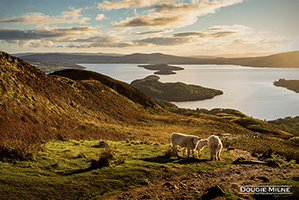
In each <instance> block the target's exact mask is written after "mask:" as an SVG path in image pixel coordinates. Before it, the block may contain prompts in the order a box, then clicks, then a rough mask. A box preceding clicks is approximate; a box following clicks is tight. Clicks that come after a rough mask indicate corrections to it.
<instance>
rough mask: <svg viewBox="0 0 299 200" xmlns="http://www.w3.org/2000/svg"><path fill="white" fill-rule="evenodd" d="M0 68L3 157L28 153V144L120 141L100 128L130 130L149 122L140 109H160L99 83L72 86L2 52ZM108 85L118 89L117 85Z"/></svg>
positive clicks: (59, 77) (87, 81)
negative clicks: (12, 150) (13, 151)
mask: <svg viewBox="0 0 299 200" xmlns="http://www.w3.org/2000/svg"><path fill="white" fill-rule="evenodd" d="M0 65H1V68H0V80H1V83H0V96H1V99H0V108H1V109H0V126H1V141H0V148H1V149H2V150H3V151H4V150H5V149H6V150H5V151H8V148H9V147H14V148H15V147H17V148H18V149H31V146H32V145H33V144H36V143H40V142H41V141H47V140H50V139H64V138H89V137H94V138H99V137H101V138H107V137H108V138H110V139H123V138H124V135H123V134H119V133H118V134H116V135H114V134H110V133H109V131H104V130H103V128H102V127H101V126H102V125H103V124H104V125H105V124H108V125H109V126H110V125H111V124H119V123H125V124H128V123H130V124H134V123H137V122H138V121H141V120H143V119H146V118H148V111H147V110H145V109H144V107H146V106H148V109H149V110H151V111H152V112H156V111H158V110H159V109H160V108H159V106H157V105H156V104H155V103H154V102H153V101H151V99H149V98H148V97H147V96H145V95H143V94H142V93H138V91H137V90H136V89H135V92H136V93H135V96H134V95H131V97H132V98H131V99H133V100H137V101H138V98H139V97H138V94H140V96H141V99H142V98H145V99H147V101H143V100H142V101H139V102H141V103H142V104H143V105H141V104H139V103H135V102H134V101H132V100H130V99H128V98H126V97H124V96H123V95H121V94H119V93H118V92H116V91H115V90H113V89H111V88H110V87H108V86H107V85H105V84H103V83H102V82H100V81H97V80H89V78H87V80H82V81H74V80H71V79H68V78H65V77H62V76H53V75H46V74H44V73H43V72H41V71H39V70H38V69H36V68H35V67H33V66H31V65H30V64H28V63H26V62H24V61H22V60H20V59H17V58H15V57H13V56H11V55H9V54H6V53H4V52H1V58H0ZM111 81H112V80H111ZM113 83H114V84H116V85H117V86H118V88H121V89H123V88H122V87H121V86H122V84H121V83H120V82H117V81H114V82H113ZM125 87H126V86H124V88H125ZM133 89H134V88H133ZM124 90H125V89H124ZM146 102H147V103H146ZM160 110H161V109H160ZM108 125H107V126H108ZM112 132H113V131H112ZM29 146H30V148H29ZM1 155H4V154H1Z"/></svg>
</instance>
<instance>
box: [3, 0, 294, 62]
mask: <svg viewBox="0 0 299 200" xmlns="http://www.w3.org/2000/svg"><path fill="white" fill-rule="evenodd" d="M0 47H1V48H0V49H1V51H5V52H8V53H11V54H14V53H26V52H36V53H45V52H77V53H78V52H80V53H83V52H85V53H117V54H131V53H165V54H171V55H179V56H233V57H237V56H257V55H269V54H275V53H280V52H289V51H296V50H299V0H109V1H107V0H104V1H100V0H84V1H83V0H0Z"/></svg>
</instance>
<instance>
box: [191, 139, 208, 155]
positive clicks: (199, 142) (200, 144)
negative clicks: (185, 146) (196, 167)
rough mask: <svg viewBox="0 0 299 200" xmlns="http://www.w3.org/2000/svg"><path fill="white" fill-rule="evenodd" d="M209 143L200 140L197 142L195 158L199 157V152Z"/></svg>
mask: <svg viewBox="0 0 299 200" xmlns="http://www.w3.org/2000/svg"><path fill="white" fill-rule="evenodd" d="M208 144H209V141H208V139H201V140H199V141H198V142H197V144H196V146H195V149H194V152H195V151H197V156H198V157H200V152H201V150H203V149H204V148H205V147H206V146H208Z"/></svg>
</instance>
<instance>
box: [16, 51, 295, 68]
mask: <svg viewBox="0 0 299 200" xmlns="http://www.w3.org/2000/svg"><path fill="white" fill-rule="evenodd" d="M20 58H22V59H33V58H34V59H39V60H43V61H52V62H66V63H136V64H146V63H149V64H160V63H168V64H219V65H222V64H230V65H242V66H251V67H279V68H299V51H294V52H287V53H280V54H274V55H270V56H263V57H249V58H219V57H211V58H194V57H181V56H172V55H166V54H161V53H152V54H141V53H135V54H130V55H124V56H103V55H94V54H84V55H78V54H63V53H45V54H31V55H25V56H21V57H20Z"/></svg>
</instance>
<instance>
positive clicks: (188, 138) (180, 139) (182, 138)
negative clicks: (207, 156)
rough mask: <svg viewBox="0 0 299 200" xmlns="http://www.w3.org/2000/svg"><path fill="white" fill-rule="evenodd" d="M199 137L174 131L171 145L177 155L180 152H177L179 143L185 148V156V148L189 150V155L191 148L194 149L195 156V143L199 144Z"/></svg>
mask: <svg viewBox="0 0 299 200" xmlns="http://www.w3.org/2000/svg"><path fill="white" fill-rule="evenodd" d="M198 140H199V138H198V137H197V136H194V135H185V134H182V133H172V134H171V146H172V150H173V153H174V155H175V156H177V157H179V155H178V152H177V145H179V146H180V147H182V148H183V156H184V154H185V153H184V151H185V148H186V149H187V150H188V157H189V154H190V149H191V150H192V155H193V158H194V151H193V150H194V148H195V145H196V144H197V142H198Z"/></svg>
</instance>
